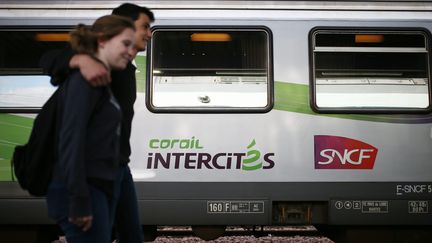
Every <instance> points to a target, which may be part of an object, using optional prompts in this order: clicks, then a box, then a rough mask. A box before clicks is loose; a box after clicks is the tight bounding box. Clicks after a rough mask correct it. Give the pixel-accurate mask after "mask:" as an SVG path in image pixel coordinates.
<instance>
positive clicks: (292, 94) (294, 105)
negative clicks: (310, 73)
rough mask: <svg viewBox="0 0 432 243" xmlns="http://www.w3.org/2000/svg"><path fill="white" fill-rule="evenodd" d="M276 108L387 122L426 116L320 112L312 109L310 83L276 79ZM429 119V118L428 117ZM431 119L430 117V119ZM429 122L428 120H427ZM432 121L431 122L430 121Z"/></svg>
mask: <svg viewBox="0 0 432 243" xmlns="http://www.w3.org/2000/svg"><path fill="white" fill-rule="evenodd" d="M274 85H275V88H274V90H275V104H274V109H275V110H281V111H289V112H296V113H303V114H309V115H316V116H328V117H335V118H342V119H350V120H362V121H372V122H386V123H405V124H409V123H422V122H419V120H421V119H423V118H425V117H422V116H421V115H420V116H419V115H416V114H394V115H391V114H389V115H385V114H375V115H367V114H366V115H363V114H318V113H315V112H314V111H312V109H311V107H310V104H309V85H305V84H294V83H285V82H279V81H275V84H274ZM426 120H428V119H426ZM429 120H430V119H429ZM426 123H428V121H426ZM429 123H430V122H429Z"/></svg>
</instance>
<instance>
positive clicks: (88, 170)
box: [47, 15, 135, 243]
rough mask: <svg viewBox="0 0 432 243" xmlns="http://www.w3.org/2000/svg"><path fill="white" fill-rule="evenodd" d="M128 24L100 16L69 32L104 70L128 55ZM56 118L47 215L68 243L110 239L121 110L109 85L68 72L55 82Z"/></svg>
mask: <svg viewBox="0 0 432 243" xmlns="http://www.w3.org/2000/svg"><path fill="white" fill-rule="evenodd" d="M134 30H135V28H134V24H133V22H132V21H130V20H129V19H127V18H124V17H119V16H113V15H108V16H103V17H101V18H99V19H97V20H96V21H95V23H94V24H93V25H92V26H91V27H90V28H88V27H85V26H84V25H79V26H78V27H77V28H76V30H74V31H73V32H72V33H71V45H72V48H73V49H74V50H75V51H76V52H77V53H86V54H90V55H91V56H92V57H94V58H95V60H97V61H99V62H101V63H103V64H104V65H105V66H106V68H107V69H108V71H110V70H121V69H124V68H125V67H126V65H127V64H128V62H129V61H130V60H131V59H132V57H133V56H134V54H135V53H134V51H135V50H134V48H133V47H134ZM60 89H61V90H60V92H61V93H60V97H61V98H60V104H61V108H60V109H61V112H62V118H61V123H60V128H59V129H60V132H59V138H58V139H59V143H58V144H59V147H58V160H57V164H56V166H55V169H54V172H53V179H52V182H51V184H50V186H49V188H48V193H47V204H48V213H49V216H50V217H52V218H53V219H54V220H56V222H57V224H59V226H60V227H61V228H62V230H63V232H64V233H65V235H66V239H67V241H68V243H74V242H92V243H95V242H98V243H99V242H101V243H103V242H107V243H108V242H110V238H111V228H112V221H113V217H114V206H115V203H116V202H115V199H114V198H116V197H114V196H113V192H114V187H116V186H117V185H116V184H115V183H118V180H116V178H115V175H116V174H117V172H118V164H119V135H120V123H121V118H122V113H121V109H120V106H119V105H118V103H117V101H116V99H115V98H114V96H113V95H112V92H111V90H110V87H109V86H104V87H92V86H90V84H89V82H87V81H86V80H85V79H84V78H83V76H82V75H81V73H80V72H79V71H72V72H71V73H70V74H69V76H68V79H67V81H66V82H65V83H64V84H62V86H61V87H60Z"/></svg>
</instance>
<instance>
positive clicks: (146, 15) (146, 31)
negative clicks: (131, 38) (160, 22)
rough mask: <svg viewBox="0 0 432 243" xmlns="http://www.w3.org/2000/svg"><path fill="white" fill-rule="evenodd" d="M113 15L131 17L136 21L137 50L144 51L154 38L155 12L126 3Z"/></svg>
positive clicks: (115, 10)
mask: <svg viewBox="0 0 432 243" xmlns="http://www.w3.org/2000/svg"><path fill="white" fill-rule="evenodd" d="M112 14H114V15H120V16H125V17H129V18H131V19H132V20H133V21H134V24H135V48H136V49H137V51H144V50H145V49H146V47H147V42H148V41H150V39H151V37H152V35H151V31H150V24H151V23H152V22H154V20H155V18H154V15H153V12H152V11H150V9H148V8H146V7H140V6H138V5H135V4H131V3H124V4H122V5H120V6H118V7H117V8H115V9H114V10H113V12H112Z"/></svg>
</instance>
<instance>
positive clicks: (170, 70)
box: [147, 27, 273, 112]
mask: <svg viewBox="0 0 432 243" xmlns="http://www.w3.org/2000/svg"><path fill="white" fill-rule="evenodd" d="M270 43H271V32H270V30H268V29H266V28H263V27H258V28H251V27H247V28H238V27H236V28H220V27H217V28H216V27H206V28H196V27H192V28H178V27H176V28H173V27H156V28H154V29H153V38H152V42H151V45H150V48H149V59H150V62H149V67H150V72H149V79H148V83H149V85H148V86H147V87H148V89H147V92H148V93H147V106H148V107H149V109H150V110H152V111H154V112H172V111H180V112H196V111H199V112H230V111H231V112H232V111H236V112H265V111H268V110H269V109H271V107H272V105H273V104H272V100H273V95H272V83H273V81H272V72H271V70H272V68H271V62H270V60H271V58H270V55H271V47H270Z"/></svg>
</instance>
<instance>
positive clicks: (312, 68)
mask: <svg viewBox="0 0 432 243" xmlns="http://www.w3.org/2000/svg"><path fill="white" fill-rule="evenodd" d="M324 32H329V33H331V32H336V33H344V32H346V33H350V34H360V35H362V34H366V35H367V34H371V35H380V33H384V34H401V33H415V34H422V35H423V36H424V45H425V46H424V49H425V52H426V54H425V70H424V71H425V74H426V75H427V80H426V82H428V83H427V84H428V87H427V88H426V89H427V95H428V97H427V99H424V100H427V102H428V105H427V106H426V107H412V108H407V107H391V106H388V107H380V106H375V107H374V106H345V107H344V106H340V107H330V106H329V107H325V106H319V105H318V104H317V87H316V85H317V81H316V65H315V64H316V63H315V61H316V58H315V37H316V34H317V33H324ZM431 41H432V40H431V33H430V31H429V30H428V29H426V28H411V27H401V28H395V27H335V26H331V27H328V26H319V27H314V28H312V29H311V30H310V32H309V85H310V89H309V91H310V92H309V95H310V96H309V101H310V107H311V109H312V110H313V111H314V112H316V113H352V114H365V113H372V114H373V113H380V114H395V113H400V114H404V113H407V114H410V113H430V112H431V111H432V88H431V86H432V83H431V81H432V80H431V77H432V76H431ZM324 49H325V48H324ZM407 49H409V48H407ZM330 50H331V48H330ZM348 52H349V51H347V53H348ZM396 53H399V52H396Z"/></svg>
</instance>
